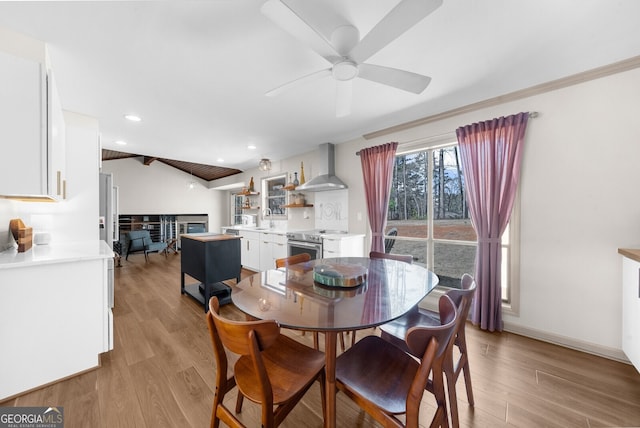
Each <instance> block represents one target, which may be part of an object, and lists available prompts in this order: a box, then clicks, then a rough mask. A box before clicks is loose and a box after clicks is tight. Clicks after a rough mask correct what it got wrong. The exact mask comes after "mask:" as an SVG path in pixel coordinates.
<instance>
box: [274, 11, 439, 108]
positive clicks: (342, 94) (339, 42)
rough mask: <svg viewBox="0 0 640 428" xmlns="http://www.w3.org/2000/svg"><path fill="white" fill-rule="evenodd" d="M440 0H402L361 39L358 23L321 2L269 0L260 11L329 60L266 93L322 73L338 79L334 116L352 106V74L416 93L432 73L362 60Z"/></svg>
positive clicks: (276, 92) (397, 35)
mask: <svg viewBox="0 0 640 428" xmlns="http://www.w3.org/2000/svg"><path fill="white" fill-rule="evenodd" d="M442 1H443V0H401V1H400V3H398V4H397V5H396V6H395V7H394V8H393V9H392V10H391V11H390V12H389V13H388V14H387V15H386V16H385V17H384V18H382V20H381V21H380V22H378V24H376V25H375V26H374V27H373V29H372V30H371V31H369V33H367V35H366V36H365V37H364V38H363V39H362V40H360V32H359V31H358V29H357V28H356V27H355V26H353V25H352V24H350V23H349V22H346V20H345V19H344V18H343V17H341V16H339V15H337V14H335V13H333V12H332V11H330V10H328V9H327V8H326V5H325V7H323V6H322V2H319V1H309V0H267V2H265V3H264V4H263V5H262V8H261V11H262V13H263V14H264V15H265V16H267V17H268V18H269V19H271V20H272V21H273V22H274V23H276V24H277V25H278V26H280V27H281V28H283V29H284V30H285V31H287V32H288V33H290V34H291V35H293V36H294V37H296V38H297V39H299V40H301V41H302V42H303V43H305V44H307V45H308V46H309V47H310V48H311V49H313V50H314V51H315V52H316V53H318V54H319V55H320V56H322V57H323V58H324V59H326V60H327V61H328V62H329V63H330V64H331V66H330V67H329V68H326V69H324V70H320V71H316V72H314V73H311V74H308V75H306V76H304V77H301V78H299V79H296V80H293V81H291V82H288V83H285V84H284V85H281V86H278V87H277V88H275V89H272V90H270V91H269V92H267V93H266V95H268V96H274V95H277V94H279V93H281V92H283V91H285V90H287V89H290V88H292V87H294V86H297V85H300V84H303V83H307V82H310V81H313V80H316V79H320V78H323V77H329V76H331V77H333V78H334V79H335V81H336V84H337V85H336V116H337V117H342V116H347V115H348V114H349V113H350V112H351V98H352V81H353V79H355V78H356V77H360V78H363V79H367V80H371V81H373V82H377V83H382V84H384V85H388V86H392V87H394V88H398V89H402V90H404V91H408V92H412V93H414V94H420V93H421V92H422V91H424V90H425V88H426V87H427V85H429V82H430V81H431V78H430V77H428V76H423V75H421V74H416V73H412V72H410V71H405V70H398V69H395V68H390V67H384V66H380V65H373V64H367V63H365V62H364V61H366V60H367V59H369V58H370V57H371V56H373V55H374V54H375V53H377V52H378V51H380V50H381V49H382V48H384V47H385V46H387V45H388V44H389V43H391V42H392V41H393V40H395V39H396V38H398V37H399V36H400V35H401V34H403V33H404V32H405V31H407V30H408V29H409V28H411V27H413V26H414V25H416V24H417V23H418V22H420V21H421V20H422V19H424V18H425V17H427V15H429V14H430V13H431V12H433V11H434V10H436V9H437V8H438V7H440V6H441V5H442Z"/></svg>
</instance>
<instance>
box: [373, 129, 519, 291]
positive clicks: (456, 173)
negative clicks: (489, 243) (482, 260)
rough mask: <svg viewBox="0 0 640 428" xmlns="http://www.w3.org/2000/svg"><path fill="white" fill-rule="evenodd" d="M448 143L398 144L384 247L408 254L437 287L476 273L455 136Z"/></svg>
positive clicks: (507, 247)
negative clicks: (431, 275) (435, 280)
mask: <svg viewBox="0 0 640 428" xmlns="http://www.w3.org/2000/svg"><path fill="white" fill-rule="evenodd" d="M452 140H453V141H452ZM449 141H450V142H445V143H444V144H443V143H442V141H440V142H439V144H438V145H437V146H436V145H431V146H429V144H428V143H427V142H423V143H422V144H421V145H416V144H413V145H412V146H411V147H410V148H406V147H407V146H399V147H398V153H397V155H396V161H395V167H394V172H393V181H392V185H391V196H390V199H389V212H388V216H387V229H386V231H385V235H386V237H385V238H386V239H385V248H386V251H388V252H391V253H396V254H411V255H412V256H413V258H414V263H419V264H421V265H424V266H426V267H427V268H428V269H430V270H432V271H434V272H435V273H436V274H437V275H438V277H439V278H440V286H442V287H454V288H456V287H459V285H460V277H461V276H462V274H463V273H465V272H468V273H471V274H474V272H475V256H476V251H477V236H476V233H475V230H474V228H473V225H472V224H471V219H470V217H469V209H468V207H467V203H466V198H465V189H464V175H463V172H462V165H461V163H460V154H459V151H458V145H457V142H455V137H452V138H451V140H449ZM515 205H517V204H515ZM514 217H515V216H514ZM512 223H514V221H513V217H512ZM514 229H517V228H514V227H509V228H508V229H507V232H505V234H504V236H503V240H502V241H503V242H502V248H503V252H502V256H503V257H502V265H503V266H502V272H501V274H502V286H503V290H502V298H503V302H505V303H507V304H508V303H509V302H510V300H511V298H512V297H513V292H512V287H510V285H511V284H512V282H513V281H512V278H513V277H514V273H515V270H514V269H513V267H512V266H513V263H515V262H516V259H517V258H516V257H513V255H512V244H513V242H514V234H513V231H514Z"/></svg>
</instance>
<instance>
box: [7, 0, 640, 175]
mask: <svg viewBox="0 0 640 428" xmlns="http://www.w3.org/2000/svg"><path fill="white" fill-rule="evenodd" d="M282 1H283V2H286V3H288V4H291V5H296V4H297V5H300V4H304V2H301V1H300V0H282ZM425 1H427V0H425ZM263 3H264V0H216V1H162V2H156V1H141V2H135V1H132V2H126V1H116V2H114V1H104V2H84V1H68V2H59V1H44V2H31V1H29V2H22V1H16V2H11V1H3V2H0V26H2V27H6V28H8V29H11V30H13V31H17V32H20V33H22V34H25V35H27V36H31V37H34V38H37V39H40V40H42V41H44V42H46V43H47V44H48V46H49V56H50V58H51V63H52V66H53V69H54V72H55V76H56V81H57V86H58V89H59V93H60V97H61V99H62V106H63V108H65V109H67V110H71V111H76V112H80V113H84V114H87V115H91V116H94V117H96V118H97V119H98V120H99V122H100V128H101V132H102V144H103V147H104V148H105V149H107V150H110V151H122V152H127V153H130V154H139V155H144V156H147V157H150V158H157V159H158V160H160V161H162V162H165V163H167V164H171V162H173V166H176V167H177V168H181V169H183V170H185V171H190V170H191V168H192V165H191V164H192V163H195V164H199V165H210V166H217V167H221V168H223V169H224V168H230V171H240V170H244V169H248V168H253V167H255V166H256V165H257V163H258V161H259V159H260V158H262V157H267V158H271V159H272V160H278V159H283V158H287V157H290V156H293V155H296V154H300V153H304V152H308V151H310V150H313V149H315V148H316V147H317V146H318V145H319V144H321V143H324V142H333V143H337V144H339V143H341V142H344V141H347V140H349V139H352V138H354V137H358V136H361V135H363V134H367V133H371V132H375V131H377V130H379V129H381V128H386V127H390V126H393V125H397V124H399V123H403V122H407V121H412V120H416V119H420V118H423V117H427V116H432V115H437V114H440V113H442V112H446V111H450V110H453V109H456V108H460V107H462V106H466V105H469V104H473V103H477V102H480V101H482V100H486V99H488V98H493V97H499V96H502V95H504V94H509V93H511V92H514V91H519V90H522V89H525V88H530V87H532V86H535V85H539V84H542V83H544V82H548V81H552V80H556V79H561V78H564V77H566V76H570V75H573V74H576V73H581V72H584V71H587V70H590V69H594V68H596V67H600V66H603V65H607V64H611V63H615V62H618V61H622V60H626V59H629V58H633V57H637V56H638V55H640V25H638V16H640V2H639V1H636V0H617V1H609V0H565V1H557V0H536V1H531V0H529V1H525V0H485V1H477V0H444V2H443V4H442V6H440V7H439V8H437V9H436V10H435V11H433V13H431V14H430V15H428V16H427V17H426V18H424V19H422V20H420V21H419V22H418V23H416V24H415V26H413V27H412V28H411V29H409V30H408V31H406V32H405V33H404V34H402V35H400V36H399V37H397V38H396V39H395V40H394V41H392V42H390V43H389V44H388V45H387V46H386V47H385V48H383V49H381V50H380V51H379V52H377V53H375V54H374V55H373V56H371V58H369V59H368V60H367V62H368V63H372V64H377V65H382V66H386V67H393V68H398V69H402V70H408V71H411V72H413V73H418V74H423V75H426V76H430V77H431V78H432V80H431V83H430V84H429V86H428V87H427V88H426V90H424V91H423V92H422V93H420V94H414V93H410V92H405V91H402V90H398V89H395V88H391V87H389V86H386V85H382V84H379V83H376V82H372V81H370V80H366V79H360V78H358V79H355V80H354V81H353V105H352V110H351V114H350V115H348V116H346V117H339V118H337V117H336V114H335V102H336V100H335V97H336V85H337V82H336V81H335V80H334V79H332V78H331V77H328V78H323V79H319V80H314V81H310V82H307V83H305V84H302V85H299V86H296V87H294V88H291V89H290V90H287V91H285V92H283V93H281V94H279V95H277V96H274V97H266V96H265V93H266V92H267V91H269V90H271V89H273V88H275V87H277V86H279V85H282V84H284V83H286V82H289V81H291V80H294V79H297V78H299V77H301V76H305V75H308V74H310V73H314V72H316V71H318V70H321V69H323V68H326V67H327V66H330V64H328V63H327V61H325V59H324V58H322V57H321V56H319V55H318V54H317V53H316V52H314V51H313V50H312V49H310V47H309V45H308V44H306V43H303V42H301V41H300V40H298V39H296V38H295V37H293V36H292V35H291V34H290V33H288V32H286V31H284V30H283V29H282V28H281V27H280V26H279V25H276V23H275V22H274V21H272V20H271V19H269V18H267V17H266V16H265V15H264V14H263V13H261V7H262V5H263ZM398 3H399V0H377V1H371V0H322V1H317V2H314V3H313V4H314V6H315V7H319V8H322V9H324V10H325V11H328V12H331V13H333V14H335V15H336V16H338V17H340V20H343V21H345V22H348V23H351V24H353V25H354V26H355V27H357V28H358V29H359V31H360V35H361V37H363V36H365V35H366V34H367V33H368V32H369V31H370V30H371V29H372V28H374V27H375V25H376V24H377V23H378V22H380V21H381V20H382V19H383V18H384V17H385V16H386V15H387V14H388V13H389V12H390V11H391V10H392V9H393V8H394V7H395V6H396V5H398ZM306 4H307V5H309V4H311V3H309V2H307V3H306ZM594 102H597V101H594ZM125 114H136V115H138V116H140V117H141V118H142V121H140V122H137V123H134V122H130V121H127V120H126V119H124V115H125ZM461 125H462V124H461ZM117 140H124V141H126V142H127V145H126V146H124V147H123V146H119V145H116V143H115V142H116V141H117ZM249 145H254V146H255V147H256V148H255V149H253V150H251V149H249V148H248V146H249ZM170 159H171V161H170ZM187 162H188V163H189V164H188V168H187V164H186V163H187ZM185 168H187V169H185ZM202 168H203V169H206V168H205V167H204V166H203V167H202ZM197 170H198V168H195V167H193V173H194V175H196V171H197ZM216 171H217V170H214V171H213V172H211V171H204V170H203V172H202V174H203V177H202V178H204V179H207V178H206V177H207V176H215V174H216V173H217V172H216ZM225 171H226V170H225ZM226 172H229V171H226Z"/></svg>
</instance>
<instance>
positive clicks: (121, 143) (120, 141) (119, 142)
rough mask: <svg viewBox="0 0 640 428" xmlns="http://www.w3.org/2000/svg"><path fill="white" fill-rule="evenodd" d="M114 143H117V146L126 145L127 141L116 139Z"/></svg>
mask: <svg viewBox="0 0 640 428" xmlns="http://www.w3.org/2000/svg"><path fill="white" fill-rule="evenodd" d="M116 144H117V145H119V146H126V145H127V142H126V141H122V140H118V141H116Z"/></svg>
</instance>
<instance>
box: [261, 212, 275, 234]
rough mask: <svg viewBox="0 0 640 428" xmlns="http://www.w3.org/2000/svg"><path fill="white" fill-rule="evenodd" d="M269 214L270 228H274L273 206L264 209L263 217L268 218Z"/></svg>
mask: <svg viewBox="0 0 640 428" xmlns="http://www.w3.org/2000/svg"><path fill="white" fill-rule="evenodd" d="M267 216H268V217H269V229H273V228H274V227H275V224H274V223H273V212H272V211H271V208H265V209H264V212H263V213H262V218H266V217H267Z"/></svg>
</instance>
